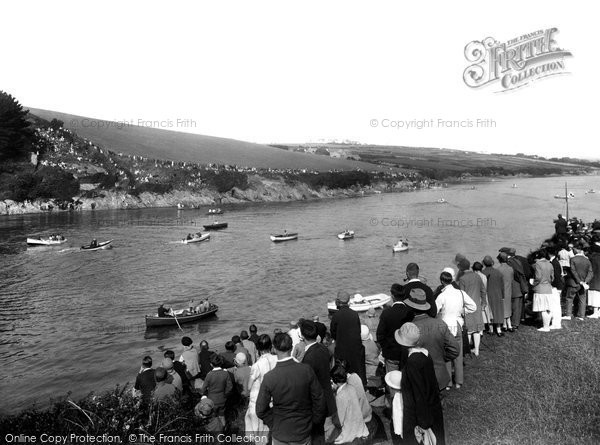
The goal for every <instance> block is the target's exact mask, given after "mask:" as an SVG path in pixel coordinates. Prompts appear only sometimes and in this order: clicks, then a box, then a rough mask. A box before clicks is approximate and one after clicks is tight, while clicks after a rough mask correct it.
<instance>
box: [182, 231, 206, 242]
mask: <svg viewBox="0 0 600 445" xmlns="http://www.w3.org/2000/svg"><path fill="white" fill-rule="evenodd" d="M208 239H210V233H205V234H204V235H202V234H199V233H195V234H194V235H193V236H192V237H191V238H184V239H182V240H181V242H182V243H183V244H191V243H199V242H201V241H205V240H208Z"/></svg>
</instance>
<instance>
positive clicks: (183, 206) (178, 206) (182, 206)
mask: <svg viewBox="0 0 600 445" xmlns="http://www.w3.org/2000/svg"><path fill="white" fill-rule="evenodd" d="M177 208H178V209H179V210H181V209H185V204H182V203H179V204H177Z"/></svg>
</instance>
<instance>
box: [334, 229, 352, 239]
mask: <svg viewBox="0 0 600 445" xmlns="http://www.w3.org/2000/svg"><path fill="white" fill-rule="evenodd" d="M337 237H338V238H339V239H341V240H347V239H352V238H354V230H348V229H346V230H344V231H343V232H342V233H338V235H337Z"/></svg>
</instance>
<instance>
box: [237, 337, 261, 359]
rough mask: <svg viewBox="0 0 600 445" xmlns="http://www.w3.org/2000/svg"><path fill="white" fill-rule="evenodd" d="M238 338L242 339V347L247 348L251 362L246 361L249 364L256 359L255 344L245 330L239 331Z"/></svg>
mask: <svg viewBox="0 0 600 445" xmlns="http://www.w3.org/2000/svg"><path fill="white" fill-rule="evenodd" d="M240 339H241V340H242V344H243V345H244V348H246V349H247V350H248V352H249V353H250V360H251V362H248V364H249V365H251V364H252V363H254V362H255V361H256V357H257V355H256V345H255V344H254V342H253V341H252V340H250V336H249V335H248V332H247V331H242V332H240Z"/></svg>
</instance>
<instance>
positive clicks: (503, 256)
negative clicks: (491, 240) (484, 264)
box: [497, 252, 508, 262]
mask: <svg viewBox="0 0 600 445" xmlns="http://www.w3.org/2000/svg"><path fill="white" fill-rule="evenodd" d="M497 258H498V261H504V262H506V260H508V254H507V253H506V252H500V253H499V254H498V256H497Z"/></svg>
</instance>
